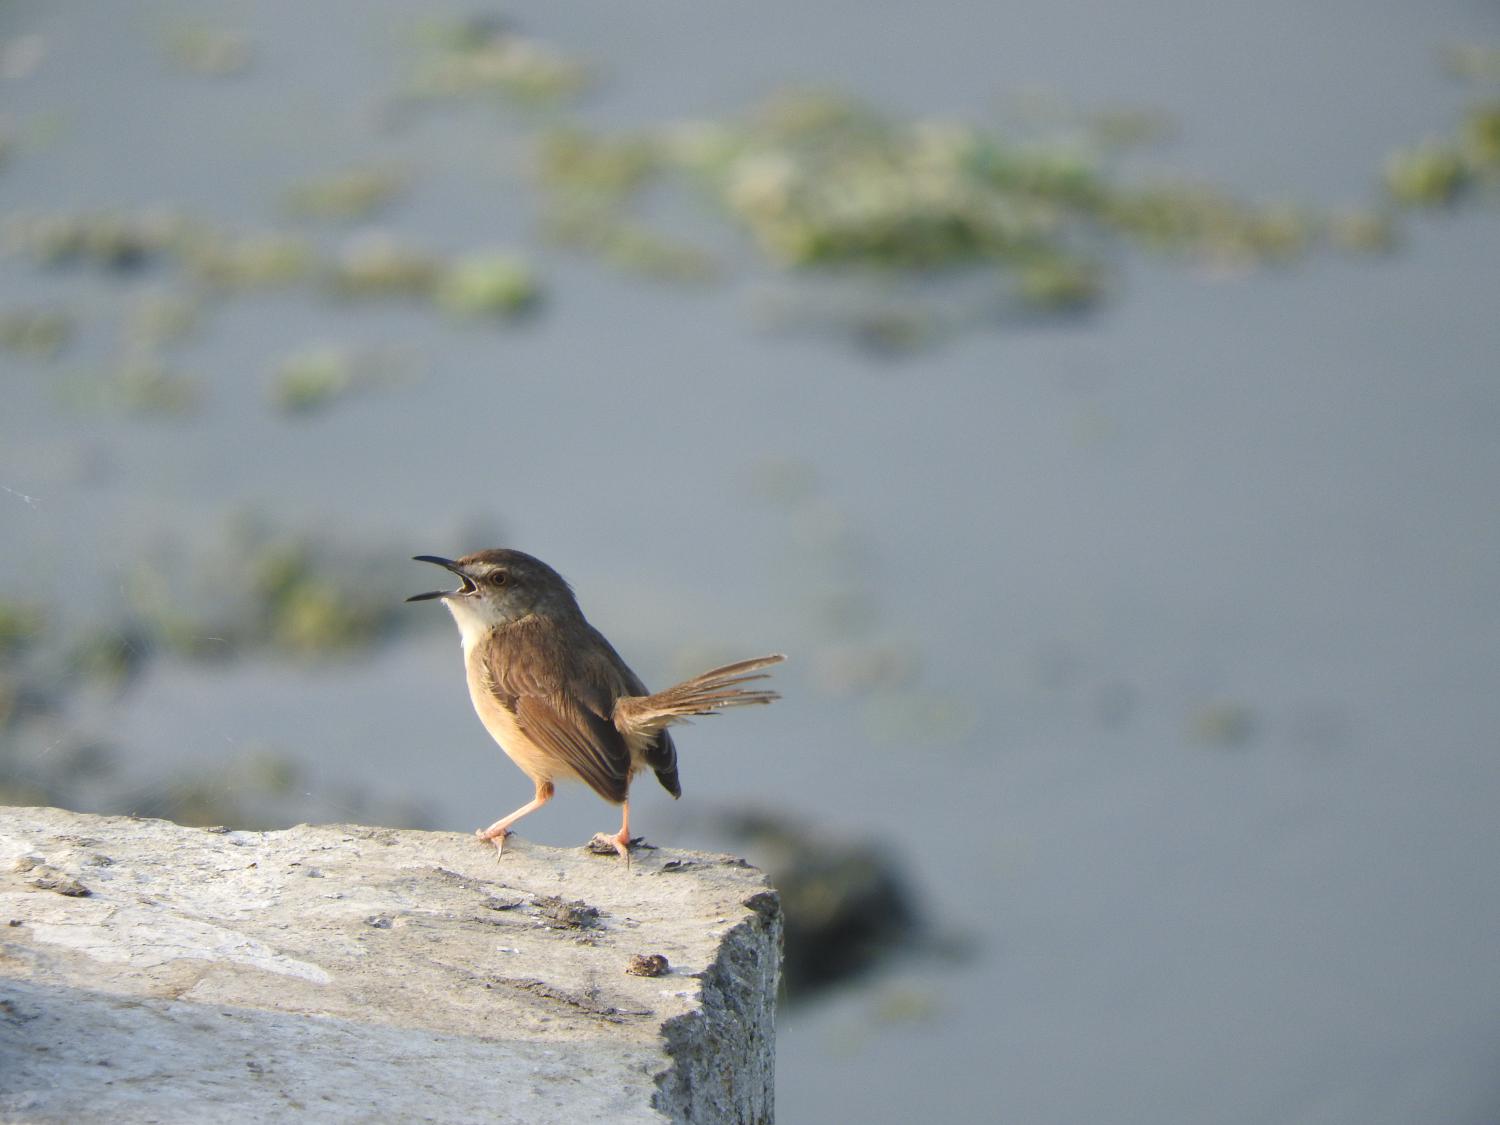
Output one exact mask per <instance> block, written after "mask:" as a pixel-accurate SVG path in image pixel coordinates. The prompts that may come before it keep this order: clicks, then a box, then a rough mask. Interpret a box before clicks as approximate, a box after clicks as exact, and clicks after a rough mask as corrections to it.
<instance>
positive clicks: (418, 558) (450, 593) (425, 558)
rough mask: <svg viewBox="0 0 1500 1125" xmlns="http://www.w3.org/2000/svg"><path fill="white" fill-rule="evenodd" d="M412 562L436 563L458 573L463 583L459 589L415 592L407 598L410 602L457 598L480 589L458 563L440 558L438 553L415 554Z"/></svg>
mask: <svg viewBox="0 0 1500 1125" xmlns="http://www.w3.org/2000/svg"><path fill="white" fill-rule="evenodd" d="M412 562H425V563H436V564H437V565H438V566H441V567H444V568H445V569H447V570H451V571H452V572H453V573H454V574H456V575H458V580H459V581H460V582H462V583H463V585H461V586H460V587H459V588H458V589H457V590H431V591H429V592H428V593H425V594H413V595H412V596H411V597H409V598H407V599H406V600H407V601H409V602H425V601H430V600H431V599H433V598H456V597H459V596H461V595H463V594H472V593H474V591H475V590H477V589H479V587H478V586H476V585H474V582H473V580H472V579H470V577H469V576H468V575H467V574H465V573H464V572H463V571H462V570H461V569H460V568H459V565H458V563H456V562H454V561H453V560H452V559H444V558H439V557H438V556H437V555H413V556H412Z"/></svg>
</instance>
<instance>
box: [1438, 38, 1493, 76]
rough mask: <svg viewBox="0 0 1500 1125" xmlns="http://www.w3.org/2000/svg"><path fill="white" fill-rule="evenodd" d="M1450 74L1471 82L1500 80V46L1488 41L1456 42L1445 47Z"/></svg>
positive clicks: (1444, 54) (1446, 66) (1443, 54)
mask: <svg viewBox="0 0 1500 1125" xmlns="http://www.w3.org/2000/svg"><path fill="white" fill-rule="evenodd" d="M1442 60H1443V65H1444V67H1445V68H1446V69H1447V71H1448V73H1449V74H1452V75H1453V76H1454V77H1456V78H1462V79H1464V80H1466V81H1469V82H1500V47H1493V46H1490V45H1489V44H1487V43H1455V44H1453V45H1452V46H1450V47H1445V48H1443V51H1442Z"/></svg>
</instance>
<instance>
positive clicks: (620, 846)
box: [614, 797, 630, 867]
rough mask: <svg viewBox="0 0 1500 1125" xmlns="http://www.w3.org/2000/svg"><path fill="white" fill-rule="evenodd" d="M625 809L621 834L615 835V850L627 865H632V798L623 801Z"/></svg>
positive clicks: (621, 819) (621, 822) (622, 804)
mask: <svg viewBox="0 0 1500 1125" xmlns="http://www.w3.org/2000/svg"><path fill="white" fill-rule="evenodd" d="M621 807H622V808H623V809H624V813H623V815H622V816H621V817H620V834H619V835H618V836H616V837H614V845H615V851H617V852H619V853H620V858H621V859H623V860H624V861H625V866H626V867H629V866H630V798H628V797H627V798H626V799H625V800H624V801H622V802H621Z"/></svg>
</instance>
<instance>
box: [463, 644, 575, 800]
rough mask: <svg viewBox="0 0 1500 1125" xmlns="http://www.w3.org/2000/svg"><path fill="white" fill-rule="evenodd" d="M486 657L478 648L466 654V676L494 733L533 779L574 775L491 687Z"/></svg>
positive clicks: (481, 717)
mask: <svg viewBox="0 0 1500 1125" xmlns="http://www.w3.org/2000/svg"><path fill="white" fill-rule="evenodd" d="M483 664H484V662H483V660H482V659H481V658H480V656H479V652H478V650H473V651H470V652H466V653H465V654H464V672H465V679H467V681H468V685H469V701H470V702H471V703H473V704H474V713H475V714H476V715H478V716H479V721H480V722H481V723H483V724H484V729H485V730H487V731H489V732H490V737H491V738H493V739H494V740H495V741H496V742H498V743H499V744H500V749H502V750H504V751H505V753H506V756H507V757H509V758H510V760H511V761H513V762H515V763H516V765H518V766H520V767H521V770H522V771H523V772H524V773H525V774H526V775H527V776H528V777H530V778H531V779H532V780H533V781H555V780H557V779H558V778H559V777H572V776H573V772H572V771H571V770H569V769H568V768H567V766H566V765H565V764H564V763H562V762H559V761H558V760H557V759H556V758H554V757H552V756H550V755H547V754H544V753H542V752H541V751H540V750H539V749H538V748H537V747H536V744H535V743H533V742H532V741H531V739H530V738H529V737H528V736H527V734H526V732H525V731H523V730H522V729H521V728H520V725H519V724H518V723H517V722H516V715H515V712H514V711H512V710H511V709H510V708H509V707H506V706H505V705H504V704H503V703H501V702H500V700H499V699H497V698H496V697H495V693H494V692H493V691H491V690H490V685H489V680H488V678H487V677H486V676H485V675H484V670H483Z"/></svg>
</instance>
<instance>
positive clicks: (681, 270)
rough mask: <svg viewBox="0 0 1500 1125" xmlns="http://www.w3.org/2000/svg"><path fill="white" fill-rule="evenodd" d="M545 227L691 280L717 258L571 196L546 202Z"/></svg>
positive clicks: (635, 268) (623, 260)
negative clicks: (561, 202) (568, 200)
mask: <svg viewBox="0 0 1500 1125" xmlns="http://www.w3.org/2000/svg"><path fill="white" fill-rule="evenodd" d="M546 229H547V234H548V236H549V237H550V238H551V239H552V240H553V241H554V242H556V243H557V244H558V245H561V246H567V247H570V248H572V249H576V250H582V251H584V252H585V253H589V254H593V255H595V256H597V257H599V258H601V259H603V260H604V261H606V262H609V263H610V264H611V265H615V266H618V267H620V268H621V269H625V270H629V271H630V272H632V273H637V274H641V275H644V276H647V277H655V278H659V279H661V280H665V281H685V282H691V281H705V280H708V279H709V278H712V277H713V276H715V275H716V274H717V273H718V265H717V263H716V262H715V261H714V259H713V257H712V256H711V255H709V254H708V253H706V252H705V251H703V250H701V249H699V248H698V247H696V246H691V245H689V244H687V243H685V242H681V241H678V240H677V239H674V238H671V237H669V236H667V235H664V234H661V233H659V232H657V231H654V230H651V229H650V228H648V227H646V226H644V225H643V224H641V223H637V222H633V221H631V220H629V219H626V218H622V217H621V216H620V215H619V214H618V212H616V211H615V210H614V209H613V208H610V207H599V206H594V205H589V204H579V203H578V202H577V201H574V202H572V203H571V204H564V205H561V206H554V207H550V208H549V209H548V211H547V215H546Z"/></svg>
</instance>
